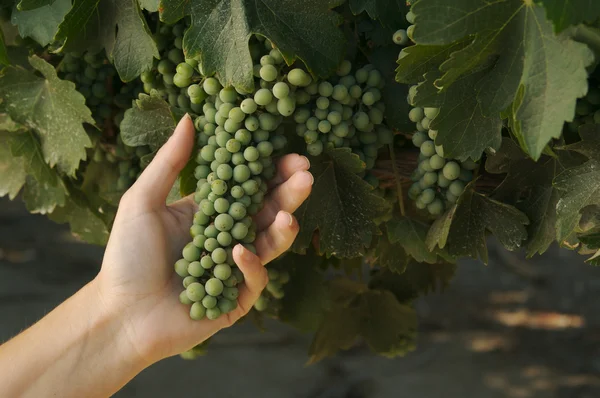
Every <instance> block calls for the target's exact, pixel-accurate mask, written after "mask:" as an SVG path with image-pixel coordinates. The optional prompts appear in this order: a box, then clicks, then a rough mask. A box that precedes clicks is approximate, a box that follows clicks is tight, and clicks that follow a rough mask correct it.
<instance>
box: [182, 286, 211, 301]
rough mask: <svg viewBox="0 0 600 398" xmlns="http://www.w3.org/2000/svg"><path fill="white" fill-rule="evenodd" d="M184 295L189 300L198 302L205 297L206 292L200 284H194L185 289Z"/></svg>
mask: <svg viewBox="0 0 600 398" xmlns="http://www.w3.org/2000/svg"><path fill="white" fill-rule="evenodd" d="M186 294H187V296H188V298H189V299H190V300H192V301H194V302H198V301H200V300H202V299H203V298H204V297H205V296H206V291H205V288H204V286H202V284H201V283H199V282H194V283H191V284H190V285H189V286H188V287H187V288H186Z"/></svg>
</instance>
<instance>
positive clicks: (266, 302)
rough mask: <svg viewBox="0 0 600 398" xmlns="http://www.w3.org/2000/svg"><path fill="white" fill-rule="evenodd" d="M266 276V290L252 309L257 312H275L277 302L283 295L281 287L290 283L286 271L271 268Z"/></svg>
mask: <svg viewBox="0 0 600 398" xmlns="http://www.w3.org/2000/svg"><path fill="white" fill-rule="evenodd" d="M267 275H268V276H269V282H268V283H267V288H266V289H265V290H264V291H263V292H262V294H261V296H260V297H259V299H258V300H257V301H256V303H255V304H254V309H255V310H257V311H259V312H265V311H276V310H277V308H276V303H277V300H281V299H282V298H283V297H284V295H285V293H284V291H283V286H284V285H285V284H287V283H288V282H289V281H290V274H289V272H288V271H286V270H278V269H275V268H271V269H269V270H268V271H267Z"/></svg>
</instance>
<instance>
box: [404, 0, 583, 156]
mask: <svg viewBox="0 0 600 398" xmlns="http://www.w3.org/2000/svg"><path fill="white" fill-rule="evenodd" d="M412 11H413V12H414V13H415V15H416V21H415V31H414V39H415V41H416V42H417V43H419V44H424V45H438V46H443V45H448V44H450V43H452V42H454V41H456V40H462V39H463V38H465V37H467V36H472V37H473V41H472V43H471V44H470V45H469V46H467V47H466V48H464V49H463V50H460V51H456V52H454V53H453V54H452V55H451V57H450V58H449V59H448V60H447V61H446V62H444V63H443V64H442V65H441V66H440V70H441V71H442V72H443V75H442V76H441V77H440V78H439V79H437V80H436V81H435V86H436V87H437V88H439V89H440V90H447V89H449V88H450V87H452V86H453V83H454V82H456V81H457V79H459V78H460V77H461V76H463V75H464V74H465V73H471V72H472V71H473V70H476V69H480V68H481V67H482V66H486V65H487V64H488V63H489V62H490V60H493V61H494V65H493V68H490V69H488V70H487V71H486V73H485V76H483V77H482V78H481V79H480V81H479V82H478V84H477V104H478V105H479V106H480V107H481V110H482V111H483V113H484V114H490V115H494V114H498V113H499V112H501V111H503V110H504V109H506V108H507V107H508V106H509V105H510V104H511V103H514V104H513V107H514V113H515V124H514V128H515V129H516V132H517V134H519V135H520V136H522V137H523V139H522V146H523V148H524V149H525V151H526V152H527V153H528V154H530V155H531V157H532V158H533V159H534V160H537V159H538V158H539V157H540V156H541V154H542V152H543V150H544V148H545V147H546V144H548V142H549V141H550V140H551V139H552V138H557V137H559V136H560V135H561V133H562V127H563V124H564V122H565V121H571V120H573V116H574V111H575V101H576V100H577V98H579V97H581V96H583V95H585V93H586V91H587V72H586V66H588V65H589V64H591V63H592V62H593V56H592V53H591V51H590V50H589V49H588V47H587V46H585V45H583V44H580V43H577V42H575V41H573V40H571V39H570V38H569V37H567V36H564V35H563V36H556V35H555V34H554V32H553V31H552V25H551V24H550V23H549V22H548V21H547V20H546V18H545V15H544V10H543V8H542V7H539V6H536V5H534V4H533V3H532V2H524V1H522V0H504V1H494V2H489V1H486V0H459V1H456V0H421V1H419V2H417V3H415V5H414V6H413V8H412Z"/></svg>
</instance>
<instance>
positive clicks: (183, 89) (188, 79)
mask: <svg viewBox="0 0 600 398" xmlns="http://www.w3.org/2000/svg"><path fill="white" fill-rule="evenodd" d="M185 29H186V24H185V22H179V23H177V24H175V25H172V26H171V25H162V26H161V27H160V29H159V32H158V33H157V34H156V35H155V40H156V43H157V46H158V49H159V51H160V56H161V58H160V60H155V61H154V69H153V70H151V71H147V72H144V73H143V74H142V76H141V80H142V82H143V84H144V92H146V93H147V94H150V93H151V92H152V91H153V90H155V91H156V92H157V93H158V94H159V95H161V96H162V97H163V98H164V99H165V100H167V101H168V102H169V104H170V105H171V106H174V107H178V108H180V109H182V110H183V111H185V112H193V113H196V114H198V113H201V112H202V103H203V101H204V99H205V98H206V93H205V92H204V91H202V89H201V88H200V87H199V86H198V85H194V86H193V87H194V88H192V89H189V90H188V87H190V86H192V83H198V82H200V81H201V80H202V77H203V76H202V74H201V73H200V71H199V70H198V61H197V60H195V59H191V58H187V59H186V58H185V55H184V53H183V50H182V48H183V34H184V32H185ZM194 90H195V91H194Z"/></svg>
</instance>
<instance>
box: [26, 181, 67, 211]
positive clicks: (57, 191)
mask: <svg viewBox="0 0 600 398" xmlns="http://www.w3.org/2000/svg"><path fill="white" fill-rule="evenodd" d="M23 200H24V201H25V208H26V209H27V210H28V211H29V212H30V213H39V214H48V213H51V212H53V211H54V209H56V207H60V206H64V205H65V204H66V200H67V190H66V188H65V186H64V184H63V182H62V181H60V180H59V182H58V183H57V184H56V185H53V184H50V183H48V182H40V181H38V180H36V179H35V178H33V177H32V176H29V175H28V176H27V182H26V184H25V189H23Z"/></svg>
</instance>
